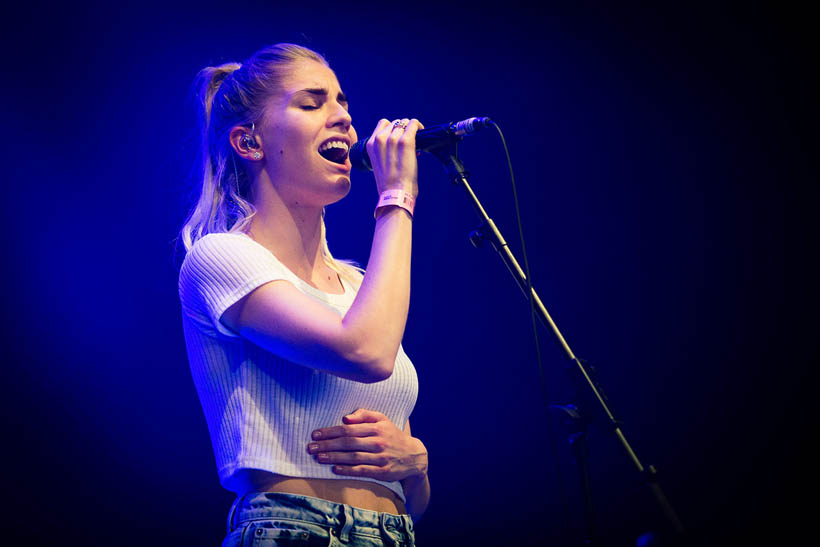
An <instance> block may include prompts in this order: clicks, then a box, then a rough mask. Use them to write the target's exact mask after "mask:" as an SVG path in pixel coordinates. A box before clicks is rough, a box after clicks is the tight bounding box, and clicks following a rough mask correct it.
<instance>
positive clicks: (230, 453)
mask: <svg viewBox="0 0 820 547" xmlns="http://www.w3.org/2000/svg"><path fill="white" fill-rule="evenodd" d="M199 88H200V92H201V99H202V106H203V130H202V158H203V165H202V167H203V171H202V189H201V195H200V197H199V200H198V202H197V204H196V206H195V207H194V209H193V211H192V212H191V214H190V216H189V218H188V220H187V222H186V223H185V225H184V227H183V228H182V234H181V237H182V240H183V242H184V244H185V248H186V250H187V255H186V257H185V260H184V262H183V264H182V268H181V271H180V278H179V293H180V299H181V302H182V312H183V326H184V331H185V340H186V345H187V349H188V357H189V361H190V366H191V371H192V375H193V379H194V383H195V385H196V388H197V391H198V393H199V398H200V401H201V403H202V408H203V411H204V414H205V417H206V419H207V423H208V428H209V431H210V435H211V441H212V444H213V449H214V454H215V457H216V464H217V467H218V472H219V478H220V482H221V483H222V485H223V486H224V487H225V488H227V489H228V490H230V491H232V492H235V493H236V496H237V497H236V501H235V502H234V504H233V506H232V508H231V510H230V513H229V516H228V533H227V536H226V538H225V541H224V543H223V545H229V546H233V545H251V544H253V545H277V544H279V542H282V543H285V542H294V541H296V542H297V544H298V542H299V541H304V543H306V544H314V543H316V544H322V545H338V544H344V545H394V544H397V545H412V544H413V537H414V536H413V528H412V520H411V516H412V518H414V519H418V518H419V517H420V516H421V514H422V513H423V512H424V510H425V508H426V506H427V503H428V501H429V498H430V485H429V481H428V479H427V450H426V449H425V447H424V444H422V442H421V441H420V440H418V439H416V438H414V437H412V436H411V433H410V424H409V422H408V417H409V415H410V413H411V411H412V409H413V406H414V404H415V401H416V396H417V393H418V381H417V377H416V372H415V369H414V368H413V365H412V363H411V362H410V360H409V359H408V358H407V355H405V353H404V351H403V350H402V347H401V340H402V336H403V334H404V326H405V322H406V320H407V311H408V305H409V298H410V247H411V229H412V220H413V216H412V212H413V203H414V202H415V197H416V195H417V194H418V182H417V164H416V153H415V136H416V131H417V130H418V129H419V128H420V127H421V125H420V124H419V122H418V121H417V120H408V119H404V120H395V121H393V122H390V121H388V120H381V121H380V122H379V123H378V125H377V126H376V129H375V130H374V132H373V134H372V135H371V136H370V138H369V139H368V141H367V146H366V148H367V152H368V155H369V156H370V159H371V163H372V165H373V171H374V175H375V179H376V185H377V187H378V188H377V189H378V192H379V196H380V197H379V201H378V206H377V209H376V212H375V216H376V221H375V231H374V234H373V244H372V249H371V252H370V258H369V260H368V263H367V269H366V271H365V272H362V271H361V270H359V269H357V268H355V267H353V266H352V265H350V264H347V263H344V262H340V261H338V260H336V259H334V258H333V256H331V254H330V251H329V250H328V247H327V242H326V239H325V225H324V221H323V213H324V207H325V206H327V205H329V204H331V203H334V202H336V201H339V200H340V199H342V198H343V197H345V195H346V194H347V193H348V191H349V189H350V170H351V164H350V160H349V159H348V150H349V148H350V146H351V145H352V144H353V143H354V142H356V140H357V137H356V131H355V130H354V129H353V125H352V123H351V117H350V114H349V112H348V105H347V100H346V98H345V95H344V93H343V92H342V90H341V87H340V85H339V82H338V80H337V79H336V75H335V74H334V72H333V71H332V70H331V69H330V68H329V67H328V64H327V62H326V61H325V59H324V58H323V57H321V56H320V55H319V54H317V53H315V52H313V51H311V50H309V49H306V48H304V47H300V46H295V45H291V44H277V45H274V46H271V47H267V48H265V49H262V50H261V51H259V52H257V53H256V54H254V55H253V56H252V57H251V58H250V59H249V60H248V61H247V62H245V63H244V64H242V65H239V64H236V63H229V64H225V65H222V66H219V67H209V68H206V69H204V70H203V71H202V72H201V73H200V77H199ZM408 513H409V514H408ZM287 544H288V545H290V544H291V543H287Z"/></svg>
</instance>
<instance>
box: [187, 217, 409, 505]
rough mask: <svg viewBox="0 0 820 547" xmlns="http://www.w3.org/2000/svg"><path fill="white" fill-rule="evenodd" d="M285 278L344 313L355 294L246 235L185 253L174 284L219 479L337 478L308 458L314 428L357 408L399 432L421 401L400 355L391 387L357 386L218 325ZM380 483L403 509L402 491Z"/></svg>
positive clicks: (210, 239)
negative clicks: (332, 289) (329, 288)
mask: <svg viewBox="0 0 820 547" xmlns="http://www.w3.org/2000/svg"><path fill="white" fill-rule="evenodd" d="M278 279H283V280H286V281H289V282H290V283H292V284H293V285H294V286H295V287H296V288H297V289H299V290H300V291H302V292H303V293H304V294H306V295H308V296H310V297H312V298H314V299H315V300H318V301H319V302H322V303H324V304H325V305H327V306H328V307H329V308H330V309H333V310H336V311H337V312H338V313H339V314H340V315H341V316H344V314H345V313H347V310H348V309H349V308H350V305H351V304H352V303H353V299H354V297H355V296H356V289H355V288H354V287H352V286H351V285H350V284H348V283H347V282H346V281H343V285H344V290H345V292H344V294H328V293H324V292H322V291H320V290H318V289H316V288H314V287H312V286H311V285H308V284H307V283H306V282H304V281H303V280H301V279H299V278H298V277H297V276H296V275H295V274H294V273H293V272H291V271H290V270H288V269H287V268H286V267H285V266H284V265H283V264H282V263H281V262H279V260H278V259H277V258H276V257H275V256H274V255H273V254H272V253H271V252H270V251H268V250H267V249H266V248H265V247H263V246H262V245H260V244H258V243H256V242H255V241H254V240H253V239H251V238H250V237H248V236H247V235H244V234H227V233H220V234H208V235H206V236H204V237H203V238H201V239H199V240H198V241H197V242H196V243H195V244H194V246H193V247H192V248H191V250H190V251H189V252H188V254H187V256H186V257H185V260H184V262H183V264H182V268H181V270H180V275H179V295H180V300H181V302H182V322H183V328H184V331H185V342H186V345H187V348H188V360H189V362H190V366H191V374H192V376H193V380H194V384H195V385H196V389H197V392H198V393H199V400H200V402H201V404H202V409H203V412H204V414H205V419H206V420H207V422H208V429H209V431H210V435H211V443H212V445H213V449H214V455H215V457H216V465H217V469H218V472H219V479H220V482H221V483H222V485H223V486H224V487H225V488H227V489H228V490H231V477H232V476H233V474H234V473H235V472H236V471H237V470H239V469H243V468H252V469H262V470H265V471H270V472H272V473H278V474H280V475H286V476H290V477H305V478H322V479H341V478H350V477H343V476H340V475H335V474H334V473H333V472H332V471H331V466H330V465H327V464H325V465H320V464H319V463H317V462H316V461H315V460H314V458H313V457H312V456H311V455H310V454H308V453H307V444H308V442H309V441H310V440H311V438H310V434H311V432H312V431H313V430H314V429H317V428H320V427H329V426H333V425H338V424H340V423H342V421H341V420H342V416H345V415H347V414H350V413H351V412H353V411H354V410H356V409H358V408H366V409H370V410H376V411H379V412H382V413H383V414H385V415H386V416H387V417H388V418H389V419H390V420H391V421H392V422H393V423H394V424H396V425H397V426H398V427H399V428H403V427H404V424H405V423H406V422H407V419H408V417H409V416H410V413H411V412H412V410H413V406H414V405H415V403H416V397H417V395H418V378H417V376H416V370H415V368H414V367H413V364H412V363H411V362H410V359H408V357H407V355H405V353H404V350H403V349H401V348H399V353H398V355H397V357H396V365H395V368H394V370H393V375H392V376H390V378H388V379H386V380H384V381H381V382H376V383H373V384H363V383H360V382H354V381H352V380H346V379H344V378H339V377H338V376H333V375H332V374H328V373H325V372H321V371H318V370H316V369H312V368H308V367H305V366H302V365H297V364H295V363H292V362H290V361H288V360H286V359H284V358H282V357H279V356H277V355H275V354H273V353H271V352H269V351H267V350H264V349H262V348H260V347H259V346H257V345H255V344H253V343H252V342H249V341H248V340H246V339H245V338H242V337H241V336H238V335H237V334H236V333H234V332H232V331H231V330H230V329H228V328H226V327H225V326H224V325H223V324H222V323H221V322H220V321H219V319H220V317H221V316H222V314H223V313H224V312H225V310H226V309H228V308H229V307H230V306H231V305H232V304H234V303H236V302H237V301H238V300H239V299H241V298H242V297H243V296H245V295H247V294H248V293H250V292H251V291H253V290H254V289H255V288H257V287H259V286H260V285H263V284H264V283H267V282H269V281H274V280H278ZM357 479H360V480H366V481H370V482H376V483H379V484H383V485H384V486H386V487H387V488H390V489H391V490H393V491H394V492H396V494H398V495H399V497H400V498H401V499H402V500H404V499H405V498H404V492H403V490H402V488H401V484H400V483H399V482H384V481H377V480H375V479H369V478H358V477H357Z"/></svg>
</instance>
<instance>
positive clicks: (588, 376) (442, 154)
mask: <svg viewBox="0 0 820 547" xmlns="http://www.w3.org/2000/svg"><path fill="white" fill-rule="evenodd" d="M460 140H461V137H460V136H458V135H451V136H450V138H449V140H445V141H444V142H442V144H441V145H439V146H436V147H433V148H430V149H428V150H427V151H428V152H430V153H431V154H433V156H435V157H436V158H437V159H438V160H439V161H440V162H441V163H442V165H443V166H444V170H445V171H446V172H447V174H448V176H449V177H450V179H451V180H452V182H453V184H455V185H457V186H461V187H462V188H463V189H464V191H465V192H466V194H467V197H468V198H469V200H470V203H471V204H472V206H473V208H474V209H475V211H476V213H477V214H478V216H479V218H480V219H481V224H480V226H479V227H478V229H476V230H475V231H473V232H472V233H471V234H470V241H471V242H472V243H473V245H475V246H480V245H481V243H482V242H483V241H484V240H485V239H486V240H488V241H489V242H490V244H491V245H492V246H493V248H494V249H495V251H496V252H497V253H498V255H499V256H500V257H501V260H502V261H503V262H504V265H505V266H507V269H508V270H509V272H510V274H512V276H513V278H514V279H515V281H516V282H517V283H518V287H519V288H520V289H521V291H522V292H523V293H524V296H525V297H527V296H528V295H527V292H528V284H527V276H526V274H525V273H524V271H523V270H522V269H521V266H520V265H519V264H518V261H517V260H516V259H515V256H513V254H512V252H511V251H510V248H509V246H508V245H507V242H506V241H505V240H504V237H503V236H502V235H501V232H500V231H499V230H498V227H497V226H496V225H495V223H494V222H493V220H492V219H491V218H490V217H489V215H488V214H487V211H486V210H485V209H484V207H483V206H482V205H481V202H479V200H478V197H476V195H475V192H473V189H472V188H471V187H470V183H469V181H468V180H467V177H468V175H469V173H468V172H467V170H466V169H465V168H464V164H462V163H461V160H459V158H458V142H459V141H460ZM529 287H531V294H530V295H529V297H530V298H531V299H532V302H533V305H534V307H535V313H536V314H537V315H538V317H539V318H540V320H541V323H542V324H543V325H544V326H545V327H547V329H548V330H550V331H551V332H552V334H553V336H554V338H555V340H556V342H557V343H558V345H559V346H560V347H561V349H562V350H563V352H564V354H565V355H566V357H567V359H568V360H569V361H568V363H567V364H568V368H569V369H572V370H575V371H576V374H574V375H573V380H574V381H575V384H576V386H578V387H579V389H584V390H585V391H587V392H588V394H589V395H591V400H592V401H593V404H594V405H595V406H597V407H598V408H599V410H600V411H601V412H602V414H603V416H604V419H605V420H606V422H607V425H608V426H609V428H610V429H611V430H612V432H613V433H614V435H615V438H616V439H617V440H618V442H619V444H620V446H621V447H622V448H623V450H624V451H625V452H626V455H627V457H628V459H629V461H631V462H632V465H633V466H634V467H635V469H636V470H637V471H638V473H639V474H640V475H641V477H642V478H643V480H644V482H645V483H646V485H647V486H648V487H649V490H650V491H651V492H652V495H653V496H654V498H655V500H656V502H657V503H658V505H659V507H660V509H661V511H662V512H663V514H664V515H665V516H666V518H667V519H668V521H669V523H670V524H671V526H672V530H673V531H674V533H675V534H676V535H677V537H678V538H679V539H680V538H682V537H683V534H684V527H683V524H682V523H681V521H680V519H679V518H678V515H677V513H676V512H675V510H674V509H673V508H672V505H671V504H670V503H669V501H668V500H667V498H666V496H665V495H664V493H663V490H661V487H660V484H658V477H657V471H656V470H655V468H654V467H653V466H651V465H648V466H644V465H643V464H642V463H641V461H640V460H639V459H638V456H637V455H636V454H635V452H634V450H632V447H631V446H630V445H629V442H628V441H627V440H626V437H625V436H624V434H623V432H622V431H621V422H619V421H618V420H616V419H615V416H614V415H613V414H612V412H611V411H610V409H609V405H608V404H607V398H606V395H605V394H604V392H603V390H602V389H601V387H600V385H599V384H598V383H597V382H596V381H595V380H594V378H593V374H592V371H591V370H588V368H587V366H585V364H584V362H583V361H582V360H581V359H579V358H577V357H576V356H575V354H574V353H573V352H572V350H571V349H570V347H569V344H567V342H566V340H565V339H564V337H563V335H562V334H561V331H559V330H558V327H557V326H556V325H555V322H554V321H553V320H552V317H550V314H549V312H547V309H546V307H544V304H543V303H542V302H541V298H539V296H538V293H536V292H535V288H534V287H532V286H531V285H530V286H529ZM590 369H591V367H590ZM570 374H571V373H570ZM552 408H553V410H558V411H561V412H563V413H564V415H565V418H566V417H568V418H569V420H570V422H572V423H573V424H574V425H573V427H572V429H571V436H570V444H571V445H572V446H573V447H574V449H575V450H574V451H575V457H576V463H577V465H578V470H579V476H580V480H581V489H582V492H583V495H584V536H585V539H584V544H585V545H592V542H593V533H594V526H593V521H592V502H591V494H590V488H589V486H590V483H589V474H588V471H587V462H586V453H587V443H586V433H585V420H584V418H583V414H581V413H580V412H579V410H578V408H577V407H576V406H575V405H567V406H564V407H556V406H554V407H552Z"/></svg>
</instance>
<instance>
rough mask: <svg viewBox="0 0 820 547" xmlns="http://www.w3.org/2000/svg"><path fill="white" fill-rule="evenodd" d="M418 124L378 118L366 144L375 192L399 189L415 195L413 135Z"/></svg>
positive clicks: (411, 121)
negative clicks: (374, 179) (373, 176)
mask: <svg viewBox="0 0 820 547" xmlns="http://www.w3.org/2000/svg"><path fill="white" fill-rule="evenodd" d="M420 127H421V124H420V123H419V121H418V120H416V119H409V118H402V119H397V120H394V121H392V122H390V121H388V120H386V119H382V120H380V121H379V123H378V124H377V125H376V129H375V130H374V131H373V134H372V135H371V136H370V138H369V139H368V141H367V145H366V148H367V153H368V155H369V156H370V163H371V165H372V166H373V172H374V175H375V177H376V185H377V187H378V190H379V192H383V191H385V190H388V189H403V190H405V191H409V192H410V193H411V194H413V195H416V194H417V193H418V173H417V161H416V141H415V139H416V133H417V132H418V130H419V128H420Z"/></svg>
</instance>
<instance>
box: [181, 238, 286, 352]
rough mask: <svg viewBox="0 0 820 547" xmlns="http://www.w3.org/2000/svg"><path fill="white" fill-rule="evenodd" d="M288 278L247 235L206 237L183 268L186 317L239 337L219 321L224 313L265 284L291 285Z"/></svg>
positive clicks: (270, 254)
mask: <svg viewBox="0 0 820 547" xmlns="http://www.w3.org/2000/svg"><path fill="white" fill-rule="evenodd" d="M288 274H289V272H288V271H287V269H285V268H284V266H283V265H282V264H281V263H280V262H279V261H278V260H277V259H276V257H275V256H273V254H272V253H271V252H270V251H268V250H267V249H266V248H265V247H263V246H262V245H260V244H258V243H257V242H255V241H254V240H252V239H251V238H249V237H248V236H246V235H244V234H228V233H219V234H207V235H205V236H203V237H202V238H201V239H199V240H197V242H196V243H194V245H193V247H191V250H190V251H188V254H187V255H186V256H185V260H184V261H183V263H182V267H181V268H180V272H179V297H180V301H181V303H182V310H183V313H186V314H188V315H189V316H191V318H192V319H194V320H196V319H200V322H201V323H207V324H208V325H209V326H213V328H214V329H215V330H216V331H218V332H219V333H221V334H223V335H226V336H231V337H236V336H237V334H236V333H235V332H233V331H231V330H230V329H228V328H227V327H225V325H223V324H222V323H221V322H220V320H219V319H220V318H221V317H222V314H223V313H225V310H227V309H228V308H230V307H231V306H232V305H233V304H235V303H236V302H238V301H239V300H240V299H241V298H242V297H244V296H245V295H247V294H249V293H250V292H251V291H253V290H254V289H256V288H257V287H260V286H261V285H264V284H265V283H268V282H270V281H275V280H277V279H286V280H289V281H291V279H290V276H289V275H288Z"/></svg>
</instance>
